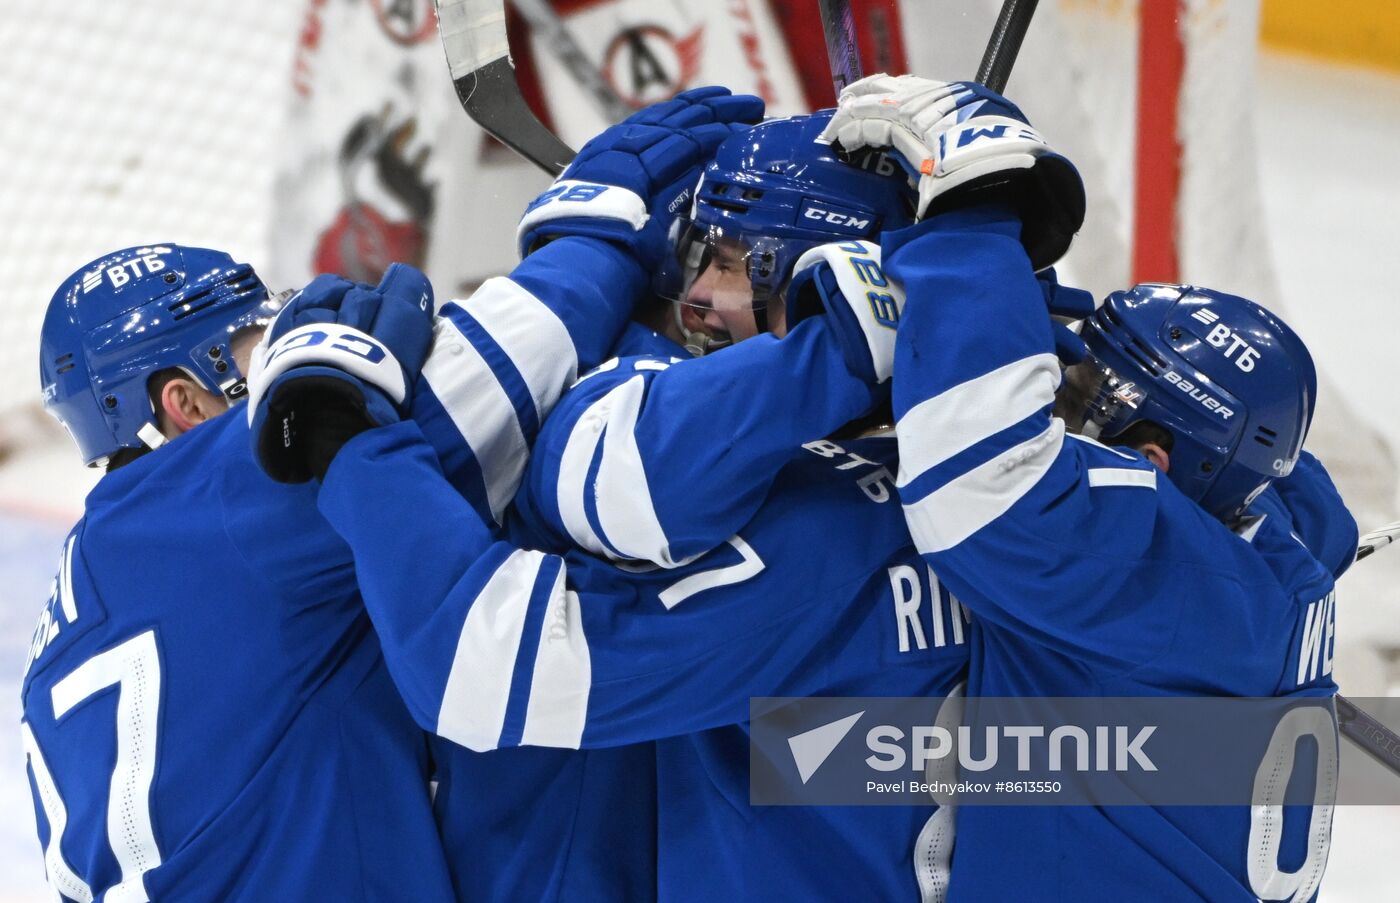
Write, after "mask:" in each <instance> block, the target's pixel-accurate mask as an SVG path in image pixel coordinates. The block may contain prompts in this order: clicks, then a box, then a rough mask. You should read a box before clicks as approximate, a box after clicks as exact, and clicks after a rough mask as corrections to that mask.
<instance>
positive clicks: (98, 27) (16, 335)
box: [0, 0, 301, 441]
mask: <svg viewBox="0 0 1400 903" xmlns="http://www.w3.org/2000/svg"><path fill="white" fill-rule="evenodd" d="M300 8H301V7H300V4H297V3H289V2H277V0H215V2H205V3H188V4H187V3H181V4H176V3H160V2H152V0H146V2H129V3H111V2H104V0H77V2H74V3H67V4H33V5H27V6H26V7H25V9H24V11H23V13H22V14H21V13H19V12H13V13H12V14H10V15H7V16H4V17H3V18H0V47H3V48H4V52H3V53H0V109H3V110H5V116H6V126H5V128H3V129H0V173H3V174H4V176H3V178H2V179H0V211H3V219H2V220H0V424H4V425H3V426H0V441H4V440H5V439H9V440H10V441H17V439H21V438H23V437H22V436H18V437H17V436H16V434H17V433H21V434H22V433H23V432H24V431H25V430H26V429H28V428H30V427H31V425H32V424H33V423H34V420H32V419H31V418H29V417H27V416H21V415H17V414H16V409H18V408H23V407H26V406H32V405H33V403H34V401H35V400H36V399H37V397H38V358H37V345H38V334H39V326H40V323H41V321H42V318H43V312H44V307H45V305H46V304H47V303H48V299H49V296H50V294H51V293H52V292H53V290H54V289H55V288H57V286H58V284H59V282H60V281H61V280H62V279H63V278H64V277H66V276H67V275H68V274H69V273H71V272H73V270H75V269H76V268H77V267H78V266H80V265H81V264H83V263H85V262H86V261H88V260H91V259H92V258H94V257H96V256H98V255H100V254H103V253H106V252H108V251H111V250H114V249H116V248H119V247H125V246H128V245H134V244H143V243H148V242H160V241H179V242H183V243H186V244H194V245H204V246H210V247H217V248H223V249H227V250H228V251H230V252H231V253H233V254H234V255H235V256H236V257H239V258H240V259H244V260H251V259H258V258H261V257H263V256H264V255H265V251H266V242H267V238H266V236H267V232H268V223H269V221H270V217H271V214H272V200H273V198H272V176H273V167H274V163H275V158H276V144H277V138H278V135H277V132H278V127H279V125H280V122H281V115H282V110H283V109H284V106H285V103H284V100H283V98H284V97H285V95H286V92H287V90H288V84H289V80H290V75H291V54H292V48H293V46H294V44H295V41H296V38H297V18H298V15H299V13H300Z"/></svg>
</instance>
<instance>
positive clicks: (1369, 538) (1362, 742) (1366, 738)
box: [1337, 521, 1400, 774]
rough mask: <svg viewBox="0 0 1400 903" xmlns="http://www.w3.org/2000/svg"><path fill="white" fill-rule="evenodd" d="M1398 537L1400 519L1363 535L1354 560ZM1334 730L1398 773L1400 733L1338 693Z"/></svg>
mask: <svg viewBox="0 0 1400 903" xmlns="http://www.w3.org/2000/svg"><path fill="white" fill-rule="evenodd" d="M1397 536H1400V521H1396V522H1395V523H1392V524H1386V525H1385V526H1384V527H1378V528H1377V529H1375V530H1372V531H1371V532H1369V533H1366V534H1364V535H1363V536H1362V537H1361V541H1360V543H1359V544H1358V545H1357V547H1356V560H1357V561H1363V560H1365V559H1366V558H1368V557H1369V556H1370V555H1371V554H1372V553H1373V552H1375V551H1377V550H1379V549H1384V548H1385V547H1386V546H1388V545H1390V544H1391V542H1392V541H1394V539H1395V537H1397ZM1337 729H1338V730H1339V731H1341V733H1342V736H1344V737H1346V738H1347V739H1348V740H1350V741H1351V742H1352V743H1354V744H1356V745H1357V746H1358V747H1360V748H1361V751H1362V752H1364V753H1366V754H1367V755H1368V756H1370V757H1371V758H1373V759H1375V760H1376V761H1377V762H1379V763H1381V764H1382V765H1384V766H1385V767H1386V768H1388V769H1390V770H1391V771H1393V772H1395V773H1396V774H1400V734H1397V733H1396V732H1395V731H1393V730H1391V729H1390V728H1388V727H1386V726H1385V725H1384V724H1381V723H1380V722H1379V721H1378V720H1376V718H1375V717H1374V716H1372V715H1370V714H1369V713H1367V712H1366V711H1365V710H1364V709H1361V708H1359V707H1358V706H1357V705H1356V703H1354V702H1352V701H1351V700H1350V699H1347V698H1346V697H1345V696H1343V695H1342V694H1340V693H1338V694H1337Z"/></svg>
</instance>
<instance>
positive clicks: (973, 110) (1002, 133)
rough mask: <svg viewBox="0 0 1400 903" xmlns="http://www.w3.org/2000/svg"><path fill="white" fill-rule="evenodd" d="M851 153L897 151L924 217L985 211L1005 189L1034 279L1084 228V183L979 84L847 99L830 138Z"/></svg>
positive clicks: (894, 83) (907, 86) (868, 89)
mask: <svg viewBox="0 0 1400 903" xmlns="http://www.w3.org/2000/svg"><path fill="white" fill-rule="evenodd" d="M822 138H823V139H824V140H826V141H836V142H839V143H840V145H841V146H842V147H843V148H844V149H845V150H847V151H854V150H857V149H859V148H862V147H890V148H893V149H894V150H895V151H896V153H897V156H898V157H899V158H901V162H902V163H903V164H904V165H905V167H906V168H907V169H908V170H909V172H910V175H911V176H913V177H914V178H916V179H917V180H918V183H919V207H918V215H919V217H920V218H921V219H922V218H923V217H924V216H926V215H928V214H929V213H930V212H937V211H938V210H940V209H942V210H946V209H949V208H950V207H956V206H960V205H962V204H965V203H969V202H971V203H978V202H980V200H981V199H982V198H983V197H986V193H985V192H978V191H976V189H986V188H989V187H991V186H1000V188H999V190H998V191H997V192H996V195H995V196H996V198H997V199H1002V198H1004V199H1008V200H1009V201H1010V202H1011V203H1012V204H1013V205H1014V206H1015V208H1016V212H1017V215H1018V216H1019V218H1020V220H1021V224H1022V226H1021V243H1022V244H1023V245H1024V246H1025V248H1026V253H1027V254H1028V255H1029V256H1030V258H1031V264H1032V265H1033V266H1034V267H1035V269H1037V270H1040V269H1044V268H1045V267H1048V266H1050V265H1052V264H1053V263H1055V261H1057V260H1059V259H1060V258H1061V257H1062V256H1064V253H1065V252H1066V251H1068V250H1069V246H1070V242H1071V241H1072V240H1073V238H1074V234H1075V233H1076V232H1078V231H1079V227H1080V226H1081V225H1082V224H1083V222H1084V203H1085V202H1084V183H1083V181H1082V180H1081V179H1080V177H1079V171H1078V170H1077V169H1075V167H1074V164H1073V163H1071V162H1070V161H1069V160H1068V159H1066V158H1065V157H1064V156H1062V155H1060V154H1058V153H1056V152H1055V151H1054V150H1053V149H1052V148H1051V147H1050V145H1049V143H1048V142H1047V141H1046V140H1045V139H1044V138H1043V137H1042V136H1041V135H1040V133H1039V132H1037V131H1036V130H1035V129H1034V128H1032V127H1031V125H1030V123H1029V122H1028V121H1027V119H1026V117H1025V114H1024V113H1022V112H1021V110H1020V109H1019V108H1018V107H1017V106H1016V105H1015V104H1013V103H1012V102H1011V101H1009V100H1007V99H1006V98H1004V97H1002V96H1001V95H1000V94H997V93H996V92H994V91H991V90H989V89H987V88H985V87H983V86H981V85H978V84H975V83H973V82H939V81H933V80H931V79H926V78H919V77H917V76H913V75H901V76H899V77H898V78H892V77H890V76H888V75H872V76H870V77H868V78H863V79H861V80H860V81H858V82H855V83H854V84H852V85H850V86H849V87H847V88H846V89H845V90H844V91H842V92H841V98H840V102H839V105H838V106H837V110H836V114H835V115H834V116H833V117H832V119H831V123H830V124H829V125H828V126H827V128H826V130H825V131H824V132H823V133H822Z"/></svg>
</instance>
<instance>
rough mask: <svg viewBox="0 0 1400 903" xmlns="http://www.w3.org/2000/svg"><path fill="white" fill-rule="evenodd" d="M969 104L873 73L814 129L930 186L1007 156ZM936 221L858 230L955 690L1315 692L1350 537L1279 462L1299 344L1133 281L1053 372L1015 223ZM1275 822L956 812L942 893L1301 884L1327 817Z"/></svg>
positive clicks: (1265, 318) (1292, 420) (1312, 485)
mask: <svg viewBox="0 0 1400 903" xmlns="http://www.w3.org/2000/svg"><path fill="white" fill-rule="evenodd" d="M982 99H983V97H982V96H981V95H979V93H978V89H976V88H975V87H972V86H967V85H958V84H952V85H945V84H942V83H934V82H928V81H926V80H921V79H912V78H908V77H906V78H902V79H884V78H876V79H871V80H867V81H865V82H862V83H857V84H856V85H853V86H852V87H851V88H850V89H848V91H847V92H846V93H844V94H843V98H842V102H841V110H840V112H838V114H837V115H836V117H835V118H834V119H833V123H832V127H831V129H830V130H829V132H828V135H829V137H833V138H836V139H838V140H839V141H840V142H841V143H842V144H843V145H844V146H847V147H861V146H866V145H876V146H886V145H891V144H892V145H893V146H894V147H895V148H896V149H897V151H898V152H899V153H900V154H901V155H902V156H903V157H904V158H905V160H906V161H907V162H908V163H909V165H910V166H911V167H912V168H913V169H914V170H915V171H919V170H920V168H921V167H922V171H923V172H924V173H925V175H924V177H923V179H922V186H921V190H922V191H923V192H924V193H925V194H926V195H928V196H929V197H930V198H934V197H936V196H937V195H938V193H939V192H940V191H941V190H942V188H943V186H942V185H940V180H941V179H944V178H946V177H948V176H949V174H951V173H956V172H957V171H958V168H959V166H961V165H965V164H967V163H968V162H969V161H970V160H977V159H979V158H985V156H986V155H987V154H989V153H991V152H994V151H995V148H996V146H997V145H998V144H1004V145H1005V146H1011V145H1010V144H1009V143H1005V142H1001V141H999V140H997V139H998V136H995V135H990V134H989V133H988V132H986V131H983V132H982V134H980V135H977V134H973V133H972V131H971V130H970V129H969V127H970V126H972V125H973V123H964V122H963V121H962V119H963V117H964V116H965V113H964V111H966V110H967V109H968V108H969V106H972V105H977V104H979V102H980V101H981V100H982ZM1000 137H1003V138H1004V137H1005V135H1002V136H1000ZM988 138H989V139H990V140H981V139H988ZM963 139H966V140H963ZM1026 147H1027V149H1031V150H1033V146H1032V143H1031V142H1030V141H1029V140H1028V141H1027V142H1026ZM949 181H950V182H951V181H952V180H951V179H950V180H949ZM926 212H927V211H926V210H923V209H921V214H922V213H926ZM934 214H935V215H928V216H926V217H925V218H924V219H923V221H922V222H921V223H920V224H919V225H917V226H915V227H912V228H910V229H907V230H903V231H901V232H898V233H895V234H892V235H888V236H886V237H885V240H884V248H885V251H886V254H887V262H888V268H889V271H890V273H891V276H892V277H893V278H895V279H897V280H899V281H900V282H901V283H902V284H903V286H904V287H905V290H906V292H907V293H908V298H909V302H908V304H907V306H906V307H905V311H904V317H903V318H902V320H901V323H900V327H899V334H898V339H897V343H896V353H895V364H894V377H893V382H894V386H893V392H894V407H895V414H896V416H897V418H898V421H897V433H898V436H899V443H900V451H901V457H900V474H899V480H898V482H899V492H900V497H901V501H902V503H903V505H904V509H905V514H906V517H907V518H908V521H909V525H910V530H911V532H912V534H913V536H914V538H915V540H916V541H917V543H918V546H919V549H920V551H921V552H923V555H924V558H925V559H926V560H927V561H928V563H929V564H930V565H931V566H932V567H933V568H935V569H936V570H937V571H938V573H939V575H940V576H941V577H942V578H943V579H944V580H945V581H946V582H947V583H948V584H949V585H950V586H951V587H952V588H953V590H954V592H956V593H957V595H958V597H959V599H961V600H962V601H963V603H964V604H965V605H966V606H967V607H968V609H970V610H971V611H972V613H973V623H972V629H971V636H972V657H973V663H974V664H973V667H972V670H971V673H970V676H969V684H968V691H969V695H984V696H1144V695H1145V696H1160V695H1185V696H1191V695H1219V696H1264V697H1268V696H1293V695H1312V696H1318V695H1321V696H1326V695H1330V694H1332V693H1333V692H1334V691H1335V689H1336V687H1335V684H1334V683H1333V681H1332V677H1331V661H1332V659H1331V643H1332V635H1333V626H1332V625H1333V619H1334V612H1335V595H1334V593H1333V579H1334V575H1335V574H1336V573H1340V570H1341V569H1342V568H1343V567H1344V566H1345V564H1344V562H1345V561H1346V560H1347V558H1348V556H1347V555H1346V554H1344V553H1343V552H1342V551H1341V550H1343V549H1344V548H1345V547H1347V546H1354V544H1355V525H1354V523H1352V522H1351V520H1350V517H1349V515H1347V514H1346V511H1345V508H1344V507H1343V506H1342V505H1341V502H1340V499H1339V498H1337V496H1336V493H1335V491H1334V490H1332V488H1331V486H1330V483H1329V482H1328V481H1327V480H1326V476H1325V473H1324V472H1322V471H1321V469H1320V467H1318V466H1317V465H1316V462H1314V461H1311V460H1308V459H1303V460H1302V462H1301V463H1300V449H1301V446H1302V443H1303V440H1304V437H1305V435H1306V432H1307V427H1308V424H1309V422H1310V421H1311V419H1312V413H1313V404H1314V399H1315V395H1316V378H1315V374H1314V370H1313V364H1312V360H1311V358H1310V357H1309V355H1308V352H1307V349H1306V348H1305V347H1304V345H1303V343H1302V342H1301V341H1300V340H1299V339H1298V337H1297V336H1296V335H1295V334H1294V333H1293V332H1292V330H1290V329H1289V328H1288V327H1287V326H1286V325H1284V324H1283V323H1282V321H1280V320H1279V319H1278V318H1277V317H1275V316H1274V315H1272V314H1270V313H1269V312H1267V311H1266V310H1264V309H1263V308H1261V307H1259V306H1258V305H1256V304H1253V303H1251V302H1249V301H1246V300H1244V299H1242V298H1239V297H1236V296H1233V295H1228V294H1224V293H1222V292H1215V291H1210V290H1206V289H1199V288H1193V287H1190V286H1178V285H1144V286H1138V287H1137V288H1134V289H1132V290H1129V291H1125V292H1116V293H1114V294H1113V295H1111V296H1110V297H1109V298H1108V299H1107V301H1105V302H1104V304H1103V306H1102V307H1101V308H1100V310H1099V311H1098V312H1097V313H1096V314H1095V315H1094V316H1093V317H1092V318H1091V319H1090V320H1089V321H1088V322H1087V325H1086V326H1085V328H1084V331H1083V339H1084V341H1085V343H1086V345H1087V349H1088V357H1087V358H1086V359H1085V360H1084V361H1083V362H1081V363H1079V364H1077V365H1075V366H1074V367H1071V368H1070V369H1069V370H1068V371H1067V372H1066V374H1065V378H1064V380H1063V382H1062V381H1061V375H1060V368H1059V366H1058V364H1057V361H1056V359H1055V355H1054V354H1053V353H1052V351H1053V348H1052V340H1051V329H1050V322H1049V319H1048V318H1047V317H1046V316H1045V311H1044V306H1043V305H1042V303H1041V301H1040V293H1039V292H1038V291H1037V287H1036V284H1035V279H1034V273H1033V268H1032V265H1031V262H1030V261H1029V260H1028V259H1027V257H1026V254H1025V250H1024V248H1023V246H1022V244H1021V242H1020V241H1019V240H1018V237H1019V235H1018V233H1019V231H1020V224H1019V223H1018V222H1017V220H1016V218H1015V217H1014V216H1013V215H1012V214H1011V212H1010V211H1009V210H1008V209H1007V208H1006V207H1005V206H1001V205H998V204H995V203H992V204H988V205H986V206H984V207H982V208H980V209H979V208H972V209H961V210H955V211H944V212H939V211H937V210H935V211H934ZM953 261H956V262H957V264H956V265H954V264H953V263H952V262H953ZM1057 389H1058V393H1057ZM1052 407H1053V415H1052ZM1271 484H1274V485H1275V486H1276V490H1275V489H1270V488H1269V487H1270V486H1271ZM1251 503H1255V505H1256V506H1257V510H1254V511H1252V510H1251V508H1250V505H1251ZM1289 504H1291V505H1292V506H1293V507H1294V508H1296V509H1297V510H1298V512H1299V514H1300V517H1305V518H1311V519H1312V520H1313V522H1314V524H1317V523H1324V524H1328V525H1330V530H1331V533H1330V536H1332V537H1334V538H1335V541H1328V542H1318V541H1317V537H1316V535H1315V534H1314V535H1313V536H1312V541H1311V544H1312V545H1313V547H1314V548H1315V549H1317V550H1318V554H1320V555H1322V556H1323V558H1325V559H1329V560H1325V561H1320V560H1319V559H1318V558H1317V557H1315V556H1314V554H1313V553H1311V552H1310V551H1309V550H1308V548H1306V547H1305V546H1304V544H1303V543H1302V542H1300V541H1299V539H1298V538H1296V537H1294V536H1293V535H1291V533H1292V528H1293V527H1294V526H1295V524H1294V522H1293V520H1292V517H1291V515H1290V513H1289V510H1288V505H1289ZM1260 514H1262V515H1263V516H1262V517H1261V516H1259V515H1260ZM1319 743H1321V744H1326V745H1330V746H1332V747H1335V743H1336V737H1335V733H1334V734H1333V735H1332V736H1331V737H1326V738H1319ZM1261 746H1262V745H1261ZM1260 752H1261V756H1262V755H1263V752H1264V751H1263V749H1262V748H1261V751H1260ZM1320 758H1325V756H1322V757H1320ZM1290 761H1291V758H1290ZM1277 764H1278V763H1275V762H1272V761H1261V763H1260V768H1261V769H1270V768H1274V767H1276V766H1277ZM1284 811H1285V810H1284V807H1281V806H1272V805H1258V806H1255V807H1253V809H1252V810H1251V808H1250V807H1245V806H1235V807H1204V808H1191V807H1171V806H1167V807H1159V806H1136V807H1088V806H1081V807H1037V808H1017V807H980V808H979V807H960V809H959V812H958V824H957V835H958V839H957V849H956V854H955V857H954V862H955V868H954V871H953V880H952V885H951V888H950V895H949V896H950V899H953V900H985V899H1009V898H1012V897H1015V898H1033V899H1074V900H1124V899H1153V900H1195V899H1208V900H1213V901H1214V900H1241V901H1254V900H1260V899H1262V900H1289V901H1305V900H1310V899H1312V898H1313V897H1314V896H1315V895H1316V891H1317V887H1318V884H1319V883H1320V881H1321V878H1322V873H1323V868H1324V867H1325V864H1326V858H1327V848H1328V839H1329V827H1330V807H1329V806H1323V805H1319V806H1315V807H1313V809H1312V811H1311V813H1306V812H1305V813H1303V814H1302V817H1301V818H1299V817H1297V815H1298V813H1297V811H1296V810H1294V811H1293V812H1291V813H1290V817H1289V818H1287V819H1285V817H1284Z"/></svg>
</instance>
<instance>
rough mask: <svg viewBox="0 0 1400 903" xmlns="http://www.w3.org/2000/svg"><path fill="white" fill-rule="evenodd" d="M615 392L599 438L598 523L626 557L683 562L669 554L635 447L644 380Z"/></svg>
mask: <svg viewBox="0 0 1400 903" xmlns="http://www.w3.org/2000/svg"><path fill="white" fill-rule="evenodd" d="M622 388H623V389H624V390H625V391H622V392H619V393H616V398H615V399H614V402H613V406H612V410H610V411H609V412H608V432H607V435H606V436H604V437H603V460H602V461H601V463H600V464H599V465H598V482H597V484H596V486H595V487H594V489H595V491H596V492H597V505H598V523H599V525H600V526H601V527H602V528H603V533H604V535H606V536H607V537H608V541H609V542H611V543H612V544H613V546H614V547H615V548H616V549H617V551H618V552H620V553H621V554H622V556H623V557H624V558H629V559H634V560H638V561H650V562H652V563H653V564H658V565H660V566H661V567H664V568H673V567H678V566H680V565H681V564H683V563H684V562H679V561H675V560H673V559H672V558H671V549H670V545H671V543H670V541H669V540H668V539H667V538H666V531H665V530H663V529H662V528H661V521H660V520H658V519H657V516H656V508H655V507H654V506H653V505H652V501H651V487H650V486H648V484H647V474H646V470H645V469H644V468H643V467H642V452H641V449H639V448H638V447H637V433H636V428H637V415H638V414H639V413H641V409H642V399H643V398H644V397H645V396H646V383H645V382H643V380H642V379H640V378H637V379H632V380H629V381H628V382H627V383H626V384H624V385H623V387H622Z"/></svg>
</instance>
